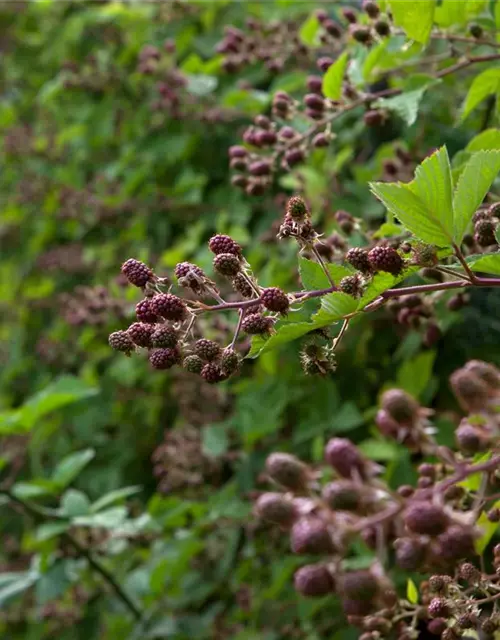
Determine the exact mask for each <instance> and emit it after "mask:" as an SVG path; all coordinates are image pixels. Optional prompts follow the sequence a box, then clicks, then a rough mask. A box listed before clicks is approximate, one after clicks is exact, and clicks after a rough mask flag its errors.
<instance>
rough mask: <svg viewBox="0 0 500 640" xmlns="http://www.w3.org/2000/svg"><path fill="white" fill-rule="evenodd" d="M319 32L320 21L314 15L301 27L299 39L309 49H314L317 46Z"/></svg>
mask: <svg viewBox="0 0 500 640" xmlns="http://www.w3.org/2000/svg"><path fill="white" fill-rule="evenodd" d="M318 31H319V20H318V18H317V17H316V15H315V14H314V13H313V14H311V15H310V16H309V18H307V20H306V21H305V22H304V24H303V25H302V26H301V27H300V31H299V38H300V40H301V42H303V43H304V44H306V45H307V46H308V47H312V46H314V45H315V44H316V40H317V35H318Z"/></svg>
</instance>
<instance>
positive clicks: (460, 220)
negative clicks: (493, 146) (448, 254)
mask: <svg viewBox="0 0 500 640" xmlns="http://www.w3.org/2000/svg"><path fill="white" fill-rule="evenodd" d="M499 172H500V151H492V150H490V151H477V152H476V153H474V155H473V156H472V157H471V159H470V160H469V161H468V162H467V164H466V165H465V168H464V169H463V171H462V173H461V174H460V178H459V179H458V184H457V186H456V189H455V194H454V196H453V208H454V211H455V213H454V227H455V230H454V234H453V239H454V240H455V242H456V244H458V245H460V243H461V242H462V238H463V237H464V234H465V232H466V231H467V227H468V226H469V223H470V221H471V219H472V216H473V215H474V212H475V211H476V209H477V208H478V206H479V205H480V204H481V202H482V201H483V200H484V197H485V195H486V194H487V193H488V191H489V190H490V187H491V185H492V183H493V181H494V180H495V178H496V177H497V176H498V173H499Z"/></svg>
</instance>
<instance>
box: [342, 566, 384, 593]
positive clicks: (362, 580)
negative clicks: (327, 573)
mask: <svg viewBox="0 0 500 640" xmlns="http://www.w3.org/2000/svg"><path fill="white" fill-rule="evenodd" d="M378 590H379V585H378V581H377V578H376V577H375V576H374V575H373V574H372V573H371V572H370V571H368V570H366V569H363V570H361V571H348V572H346V573H344V575H342V576H341V578H340V581H339V591H340V593H342V595H343V596H345V597H347V598H350V599H352V600H372V599H373V598H374V597H375V596H376V595H377V593H378Z"/></svg>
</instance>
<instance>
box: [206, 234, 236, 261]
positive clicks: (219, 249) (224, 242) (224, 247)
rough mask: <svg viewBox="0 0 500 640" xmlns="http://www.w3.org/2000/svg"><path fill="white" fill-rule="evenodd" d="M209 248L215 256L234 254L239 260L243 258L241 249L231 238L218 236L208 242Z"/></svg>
mask: <svg viewBox="0 0 500 640" xmlns="http://www.w3.org/2000/svg"><path fill="white" fill-rule="evenodd" d="M208 248H209V249H210V251H211V252H212V253H215V255H219V254H220V253H232V254H233V255H235V256H237V257H238V258H239V257H241V247H240V245H239V244H238V243H237V242H235V241H234V240H233V239H232V238H230V237H229V236H225V235H222V234H218V235H216V236H213V237H212V238H210V240H209V242H208Z"/></svg>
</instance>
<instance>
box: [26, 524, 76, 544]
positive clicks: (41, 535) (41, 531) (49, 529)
mask: <svg viewBox="0 0 500 640" xmlns="http://www.w3.org/2000/svg"><path fill="white" fill-rule="evenodd" d="M70 526H71V525H70V522H45V523H44V524H41V525H40V526H39V527H38V529H37V530H36V535H35V538H36V540H37V542H45V541H46V540H50V539H51V538H54V537H55V536H58V535H60V534H61V533H64V532H65V531H67V530H68V529H69V527H70Z"/></svg>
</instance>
